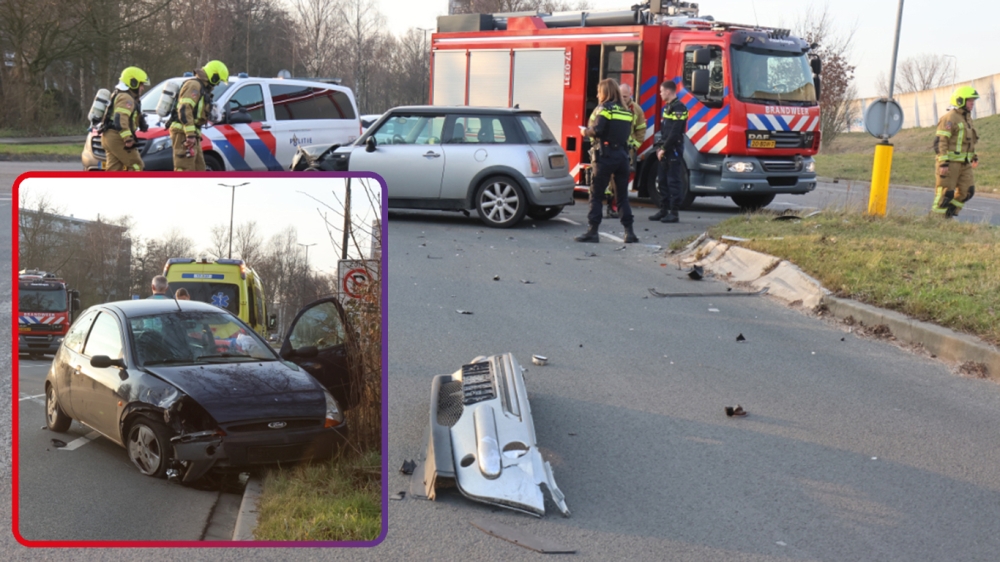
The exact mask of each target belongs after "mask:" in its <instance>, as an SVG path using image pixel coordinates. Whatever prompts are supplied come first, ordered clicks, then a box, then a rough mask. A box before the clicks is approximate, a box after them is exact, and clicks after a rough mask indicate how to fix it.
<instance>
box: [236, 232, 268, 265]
mask: <svg viewBox="0 0 1000 562" xmlns="http://www.w3.org/2000/svg"><path fill="white" fill-rule="evenodd" d="M233 241H234V243H235V244H236V253H237V255H239V256H240V259H241V260H243V261H245V262H247V263H249V264H253V263H254V262H255V261H256V259H257V257H259V256H260V255H261V253H262V249H263V245H264V241H263V240H262V239H261V234H260V229H259V228H257V222H256V221H247V222H245V223H243V224H241V225H239V226H237V227H236V237H235V238H234V239H233Z"/></svg>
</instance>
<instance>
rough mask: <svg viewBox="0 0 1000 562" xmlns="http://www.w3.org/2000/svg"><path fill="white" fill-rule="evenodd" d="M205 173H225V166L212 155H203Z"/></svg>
mask: <svg viewBox="0 0 1000 562" xmlns="http://www.w3.org/2000/svg"><path fill="white" fill-rule="evenodd" d="M205 171H206V172H225V171H226V166H225V165H223V163H222V160H221V159H219V157H218V156H216V155H214V154H206V155H205Z"/></svg>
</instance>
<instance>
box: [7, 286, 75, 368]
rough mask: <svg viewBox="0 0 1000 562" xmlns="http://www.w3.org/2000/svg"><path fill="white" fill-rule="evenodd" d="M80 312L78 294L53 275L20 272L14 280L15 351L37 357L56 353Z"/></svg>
mask: <svg viewBox="0 0 1000 562" xmlns="http://www.w3.org/2000/svg"><path fill="white" fill-rule="evenodd" d="M78 310H80V293H79V292H77V291H72V290H69V289H68V288H67V286H66V282H65V281H63V280H62V279H59V278H58V277H56V275H55V274H54V273H46V272H44V271H38V270H34V269H31V270H28V269H25V270H22V271H20V272H18V278H17V351H18V353H26V354H28V355H30V356H31V357H37V356H39V355H41V354H43V353H48V354H53V355H54V354H55V353H56V351H59V346H60V345H61V344H62V341H63V337H65V336H66V332H67V331H69V326H70V324H72V322H73V318H72V314H73V313H75V312H77V311H78Z"/></svg>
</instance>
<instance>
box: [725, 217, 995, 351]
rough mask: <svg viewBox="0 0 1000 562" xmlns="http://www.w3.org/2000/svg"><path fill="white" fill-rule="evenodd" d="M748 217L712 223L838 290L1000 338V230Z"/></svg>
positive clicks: (926, 222) (930, 222)
mask: <svg viewBox="0 0 1000 562" xmlns="http://www.w3.org/2000/svg"><path fill="white" fill-rule="evenodd" d="M773 218H774V215H773V214H769V213H759V214H754V215H741V216H738V217H733V218H731V219H729V220H726V221H724V222H722V223H719V224H718V225H716V226H714V227H712V228H711V229H709V235H710V236H712V237H713V238H716V239H718V238H719V237H720V236H723V235H729V236H738V237H741V238H749V239H751V241H749V242H742V243H741V245H742V246H745V247H747V248H750V249H752V250H757V251H760V252H764V253H767V254H771V255H774V256H778V257H781V258H784V259H787V260H789V261H791V262H792V263H794V264H795V265H797V266H799V267H800V268H802V270H803V271H805V272H806V273H808V274H809V275H811V276H813V277H814V278H816V279H818V280H819V281H820V283H822V284H823V286H824V287H826V288H827V289H829V290H831V291H833V292H834V293H835V294H837V295H838V296H843V297H848V298H852V299H855V300H858V301H861V302H865V303H868V304H871V305H874V306H879V307H882V308H888V309H892V310H896V311H899V312H902V313H904V314H907V315H909V316H912V317H914V318H917V319H920V320H924V321H928V322H933V323H935V324H939V325H941V326H945V327H948V328H951V329H954V330H958V331H961V332H966V333H970V334H973V335H976V336H979V337H981V338H983V339H984V340H986V341H988V342H990V343H992V344H995V345H997V344H1000V229H998V228H996V227H993V226H989V225H982V224H969V223H962V222H957V221H945V220H943V219H941V218H939V217H936V216H934V217H932V216H890V217H886V218H877V217H870V216H865V215H862V214H860V213H851V212H832V211H824V212H823V213H822V214H819V215H816V216H815V217H811V218H808V219H804V220H801V221H774V220H772V219H773Z"/></svg>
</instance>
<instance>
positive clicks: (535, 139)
mask: <svg viewBox="0 0 1000 562" xmlns="http://www.w3.org/2000/svg"><path fill="white" fill-rule="evenodd" d="M517 120H518V121H520V122H521V126H522V127H524V132H525V133H527V135H528V143H530V144H546V143H550V142H555V140H556V139H555V137H553V136H552V131H550V130H549V128H548V126H546V125H545V121H542V116H541V115H518V116H517Z"/></svg>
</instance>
